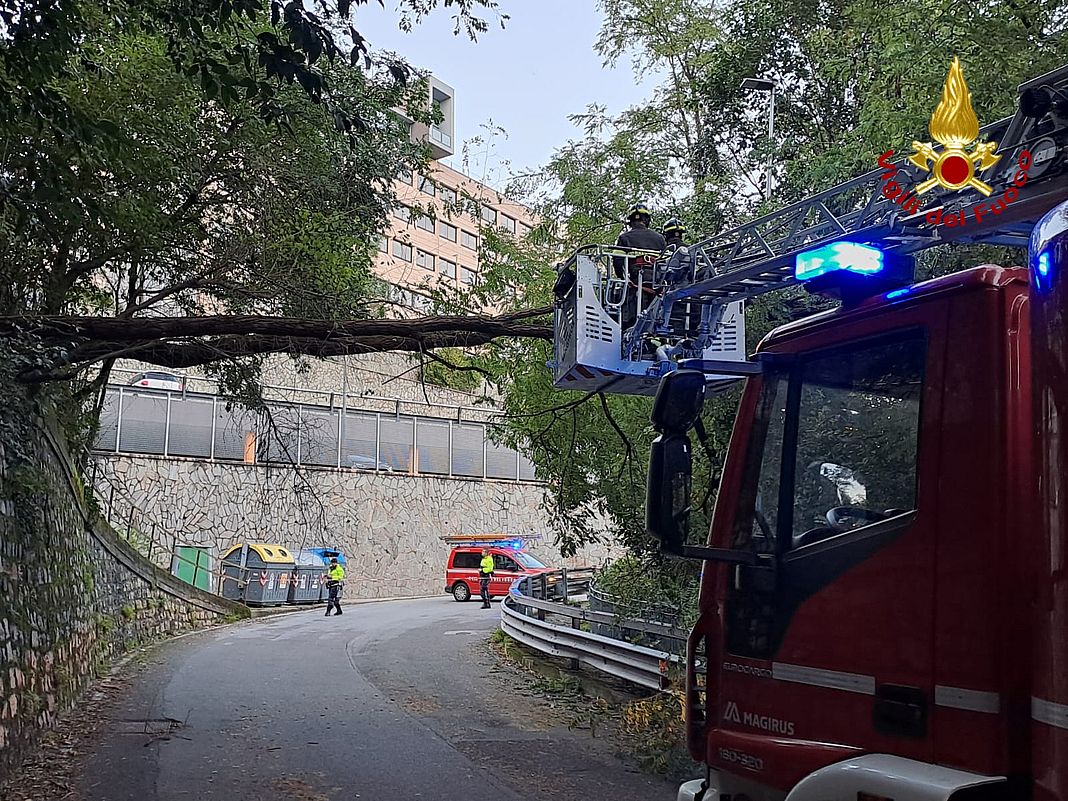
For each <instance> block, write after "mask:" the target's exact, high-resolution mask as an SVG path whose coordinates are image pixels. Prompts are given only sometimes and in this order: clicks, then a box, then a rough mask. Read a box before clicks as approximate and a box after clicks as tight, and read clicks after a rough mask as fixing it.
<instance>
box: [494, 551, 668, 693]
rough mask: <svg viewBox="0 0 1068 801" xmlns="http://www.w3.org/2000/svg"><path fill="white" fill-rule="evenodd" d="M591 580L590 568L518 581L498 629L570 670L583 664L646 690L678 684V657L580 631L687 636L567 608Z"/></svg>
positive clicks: (652, 624) (660, 626)
mask: <svg viewBox="0 0 1068 801" xmlns="http://www.w3.org/2000/svg"><path fill="white" fill-rule="evenodd" d="M592 576H593V571H592V570H591V569H579V570H576V569H572V570H567V569H563V570H553V571H551V572H548V573H543V574H540V575H536V576H527V577H525V578H521V579H519V580H518V581H516V582H515V583H514V584H513V585H512V587H511V589H510V591H509V593H508V597H506V598H505V599H504V603H502V604H501V628H502V629H503V630H504V632H505V633H506V634H508V635H509V636H510V637H513V638H514V639H516V640H518V641H519V642H521V643H523V644H524V645H526V646H528V647H530V648H533V649H535V650H536V651H540V652H541V653H544V654H547V655H549V656H556V657H562V658H565V659H570V660H571V665H572V667H574V668H577V667H578V666H579V664H583V665H586V666H588V667H591V668H594V669H595V670H599V671H601V672H602V673H607V674H608V675H610V676H614V677H616V678H618V679H623V680H625V681H629V682H631V683H633V684H637V685H639V686H641V687H646V688H648V689H651V690H670V689H673V688H674V687H675V686H677V684H678V683H679V682H680V681H681V677H678V678H676V674H677V673H679V669H678V667H679V665H680V662H681V659H680V657H679V656H677V655H676V654H671V653H668V652H667V651H661V650H657V649H655V648H647V647H645V646H642V645H634V644H632V643H629V642H627V641H625V640H618V639H613V638H611V637H604V636H602V635H600V634H593V633H591V632H588V631H583V630H582V629H581V628H580V626H581V624H582V623H583V622H584V621H586V622H597V623H604V624H607V625H611V626H616V627H619V628H622V629H632V630H636V631H642V632H648V633H657V634H663V635H668V636H672V637H681V638H682V639H683V640H685V638H686V633H685V632H683V631H681V630H679V629H675V628H673V627H671V626H668V625H665V624H661V623H656V622H651V621H644V620H643V621H638V620H633V621H631V620H622V621H621V620H620V619H619V618H617V617H616V616H615V615H612V614H609V613H607V612H595V611H593V610H590V609H586V608H583V607H579V606H573V605H571V604H569V603H566V602H567V601H569V600H572V599H576V596H577V597H584V596H585V595H586V593H588V592H589V585H590V581H591V579H592ZM550 598H553V599H558V600H550Z"/></svg>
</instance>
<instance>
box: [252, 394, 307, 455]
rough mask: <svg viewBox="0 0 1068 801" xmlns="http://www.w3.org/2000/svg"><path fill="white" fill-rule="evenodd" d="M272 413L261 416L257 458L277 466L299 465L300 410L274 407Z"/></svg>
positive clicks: (291, 407) (292, 407)
mask: <svg viewBox="0 0 1068 801" xmlns="http://www.w3.org/2000/svg"><path fill="white" fill-rule="evenodd" d="M270 408H271V413H270V414H269V415H268V414H263V415H260V432H261V433H260V438H259V441H258V446H259V447H258V450H257V453H256V458H257V459H258V460H259V461H262V462H274V463H275V464H297V459H298V450H297V449H298V448H299V447H300V446H299V445H298V444H297V442H298V440H297V433H298V429H299V428H300V409H298V408H297V407H294V406H273V407H270Z"/></svg>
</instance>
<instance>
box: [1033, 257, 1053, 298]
mask: <svg viewBox="0 0 1068 801" xmlns="http://www.w3.org/2000/svg"><path fill="white" fill-rule="evenodd" d="M1052 272H1053V258H1052V256H1050V252H1049V251H1048V250H1044V251H1042V252H1041V253H1039V254H1038V258H1037V259H1036V260H1035V286H1036V288H1037V289H1040V290H1047V289H1049V288H1050V286H1052V284H1053V281H1052V278H1051V276H1050V274H1051V273H1052Z"/></svg>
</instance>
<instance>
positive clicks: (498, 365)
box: [472, 0, 1068, 593]
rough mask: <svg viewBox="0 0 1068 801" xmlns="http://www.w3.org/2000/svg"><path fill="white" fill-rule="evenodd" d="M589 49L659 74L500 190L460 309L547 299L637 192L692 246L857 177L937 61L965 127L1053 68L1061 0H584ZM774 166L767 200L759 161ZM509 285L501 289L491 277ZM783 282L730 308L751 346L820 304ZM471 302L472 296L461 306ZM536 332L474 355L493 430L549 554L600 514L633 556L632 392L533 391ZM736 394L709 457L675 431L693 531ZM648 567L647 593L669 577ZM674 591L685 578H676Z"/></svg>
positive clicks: (543, 378)
mask: <svg viewBox="0 0 1068 801" xmlns="http://www.w3.org/2000/svg"><path fill="white" fill-rule="evenodd" d="M602 8H603V10H604V14H605V24H604V28H603V30H602V33H601V36H600V38H599V40H598V48H599V50H600V52H601V54H602V55H603V56H604V57H605V59H606V61H614V60H616V59H618V58H620V57H630V58H632V59H633V61H634V64H635V69H636V71H637V72H639V73H644V72H647V71H649V70H651V69H656V70H658V71H659V72H660V74H662V75H664V78H665V79H664V82H663V84H662V86H661V87H660V88H659V89H658V90H657V91H656V92H655V94H654V96H653V97H652V98H650V99H648V100H645V101H642V102H640V103H637V104H636V105H635V106H633V107H632V108H631V109H629V110H628V111H626V112H625V113H623V114H620V115H618V116H616V117H614V118H611V117H608V116H607V115H606V114H605V113H604V111H603V110H602V109H599V108H597V107H591V108H590V109H589V111H588V113H586V114H583V115H578V116H576V117H575V120H576V121H577V122H579V123H580V124H581V125H583V126H584V135H583V136H582V137H581V138H579V139H578V140H576V141H573V142H570V143H568V144H567V145H565V146H564V147H562V148H560V149H559V150H558V151H557V152H556V153H555V154H554V156H553V158H552V159H551V160H550V161H549V163H548V164H547V165H546V166H545V167H544V168H543V169H541V170H539V171H537V172H536V173H535V174H533V175H528V176H525V177H523V178H522V179H520V180H517V181H516V182H515V184H514V185H513V186H512V187H511V188H510V191H512V192H513V193H515V194H516V196H518V197H520V198H523V199H526V200H527V201H529V202H531V203H532V204H533V206H534V207H535V210H536V211H537V212H538V214H539V215H541V217H542V219H544V220H545V224H544V225H542V226H539V227H538V228H536V229H535V230H534V232H532V235H531V236H530V237H529V238H528V239H527V240H525V241H514V240H512V239H509V238H507V237H505V238H503V239H500V238H494V237H488V238H486V240H485V241H484V242H483V252H482V254H480V255H482V256H483V259H484V264H485V265H486V267H487V269H486V270H484V271H483V273H482V276H481V278H482V280H483V282H484V291H482V292H481V294H478V295H476V296H475V297H474V300H473V301H472V302H473V303H474V304H480V305H481V306H485V305H489V304H495V305H498V306H500V307H502V308H521V307H524V306H525V307H528V308H529V307H541V306H547V305H549V304H550V303H551V297H550V289H551V286H552V284H553V281H554V278H555V274H554V271H553V269H552V266H553V265H554V263H556V262H557V261H558V260H559V259H560V258H561V255H562V254H563V253H566V252H567V251H569V250H571V249H572V248H574V247H576V246H577V245H580V244H583V243H586V242H602V243H603V242H611V241H613V240H614V239H615V237H616V235H617V234H618V233H619V231H620V230H621V224H620V217H621V215H622V211H623V209H624V208H625V207H626V205H627V204H628V203H629V202H631V201H633V200H634V199H637V198H643V199H646V200H648V201H649V203H650V204H651V205H652V207H653V209H654V211H656V212H657V219H654V224H655V223H656V222H657V221H658V220H659V221H662V220H663V219H664V217H665V216H666V215H667V214H669V213H674V214H679V215H680V216H682V217H683V219H684V221H686V222H687V224H688V226H689V228H690V230H691V239H699V238H702V237H703V236H707V235H710V234H713V233H716V232H718V231H721V230H723V229H724V228H727V227H730V226H732V225H736V224H739V223H741V222H744V221H746V220H748V219H751V218H752V217H754V216H756V215H758V214H761V213H764V212H766V211H769V210H771V209H773V208H777V207H781V206H783V205H785V204H787V203H789V202H792V201H795V200H798V199H800V198H802V197H804V196H806V195H809V194H812V193H813V192H816V191H820V190H823V189H827V188H829V187H831V186H833V185H834V184H836V183H839V182H841V181H843V180H845V179H847V178H851V177H853V176H855V175H857V174H860V173H863V172H866V171H868V170H870V169H871V168H872V167H873V166H874V164H875V163H876V158H877V156H878V154H880V153H882V152H883V151H885V150H887V149H891V148H892V149H895V150H897V151H898V152H901V151H902V150H907V149H908V148H909V146H910V144H911V142H912V140H913V139H914V138H921V139H922V138H925V137H926V128H927V124H928V120H929V119H930V116H931V113H932V111H933V110H934V107H935V105H936V104H937V102H938V97H939V90H940V88H941V85H942V81H943V79H944V77H945V74H946V71H947V69H948V66H949V63H950V60H951V59H952V56H953V55H955V54H956V55H959V56H960V57H961V59H962V61H963V62H964V65H965V71H966V76H967V79H968V82H969V86H970V88H971V90H972V94H973V101H974V103H975V107H976V111H977V112H978V114H979V117H980V120H981V121H983V122H984V123H985V122H991V121H994V120H995V119H997V118H999V117H1001V116H1003V115H1006V114H1008V113H1010V112H1011V111H1012V108H1013V104H1014V102H1015V98H1016V86H1017V85H1018V84H1019V83H1020V82H1021V81H1023V80H1025V79H1027V78H1029V77H1032V76H1035V75H1038V74H1041V73H1043V72H1045V71H1046V70H1048V69H1050V68H1052V67H1053V66H1056V65H1058V64H1061V63H1064V62H1065V61H1068V37H1066V36H1064V35H1063V33H1064V31H1065V27H1066V25H1068V9H1066V8H1065V7H1064V6H1063V4H1062V3H1060V2H1057V0H1024V2H1014V3H1011V4H993V5H989V6H987V7H984V8H983V9H982V10H981V11H976V10H974V9H972V8H971V7H964V6H961V7H960V8H953V9H950V8H949V7H947V6H945V5H944V4H941V3H935V2H933V0H904V1H903V2H900V3H895V4H893V6H892V7H891V6H886V5H885V4H883V3H875V2H874V1H873V0H834V2H831V3H830V4H829V5H828V4H827V3H825V2H824V3H816V2H812V1H811V0H806V2H801V3H793V2H789V3H787V2H783V0H757V2H750V1H749V0H744V1H743V0H728V2H726V3H724V2H719V1H718V0H717V2H712V0H697V2H687V3H683V2H675V0H667V2H666V3H665V2H664V0H658V2H652V0H604V2H603V3H602ZM751 76H761V77H767V78H770V79H772V80H773V81H774V82H775V84H776V87H777V92H776V124H775V131H776V133H775V141H774V142H771V141H769V139H768V134H767V96H766V94H764V95H760V94H751V93H746V92H743V91H741V90H740V89H739V85H740V83H741V81H742V79H743V78H746V77H751ZM769 161H770V162H771V163H772V164H773V165H774V166H773V170H774V173H775V190H774V197H772V198H767V197H765V196H764V186H765V182H764V170H765V166H766V165H767V164H768V163H769ZM1016 258H1017V255H1016V254H1013V253H1012V252H1010V251H1008V250H1007V249H1005V248H994V247H990V246H985V247H979V246H973V245H961V246H955V247H951V248H940V249H937V250H935V251H931V252H929V253H926V254H923V256H922V257H921V259H920V263H919V275H920V277H929V276H934V275H940V274H945V273H947V272H950V271H953V270H956V269H960V268H961V267H964V266H970V265H974V264H977V263H984V262H1001V263H1005V262H1012V261H1014V260H1015V259H1016ZM510 282H511V283H514V284H516V288H514V289H513V290H512V291H510V292H506V291H504V289H505V288H506V287H507V286H508V284H509V283H510ZM829 305H830V304H829V302H828V301H825V300H822V299H819V298H815V297H812V296H809V295H807V294H806V293H805V292H804V291H803V290H800V289H797V290H793V291H789V292H782V293H775V294H774V295H770V296H765V297H761V298H758V299H756V300H754V301H752V302H750V303H749V304H748V308H747V311H746V324H747V339H748V342H747V345H748V347H749V349H750V350H751V351H752V350H754V349H755V348H756V346H757V344H758V343H759V341H760V340H761V339H762V338H763V337H764V336H765V335H766V334H767V333H768V331H770V330H771V329H773V328H774V327H776V326H777V325H780V324H782V323H783V322H786V321H789V320H793V319H797V318H799V317H801V316H805V315H808V314H811V313H813V312H814V311H818V310H820V309H822V308H826V307H828V306H829ZM476 307H478V306H476ZM551 357H552V354H551V348H550V346H549V345H548V344H546V343H543V342H518V343H507V344H503V345H494V346H492V347H490V348H487V349H486V350H485V352H483V353H480V359H481V361H480V363H481V364H482V366H484V367H485V368H486V369H487V370H488V371H489V372H490V373H491V374H492V375H493V382H494V384H495V385H496V386H497V387H498V388H499V389H500V390H501V392H502V394H503V397H504V399H505V407H506V411H507V416H506V418H505V419H504V420H503V421H502V424H501V427H500V429H499V430H498V432H497V436H498V437H499V438H500V439H502V440H503V441H505V442H506V443H508V444H509V445H513V446H518V447H520V448H522V449H523V450H524V451H525V452H527V453H528V454H529V455H530V457H531V459H532V460H533V461H534V463H535V465H536V468H537V472H538V475H539V476H540V477H541V478H543V479H545V480H546V481H547V482H548V487H547V490H546V500H547V506H548V508H549V511H550V514H551V518H552V521H553V523H554V527H555V531H556V535H557V538H558V541H559V543H560V544H561V546H562V549H563V551H564V552H565V553H570V552H572V551H573V550H574V548H576V547H577V546H578V545H579V544H581V543H583V542H588V541H590V540H592V539H595V538H596V537H597V536H598V534H597V532H598V531H600V530H601V522H602V520H607V522H608V523H609V527H610V528H611V529H612V530H614V532H616V533H618V534H619V536H620V537H621V539H622V541H623V542H624V543H625V544H626V545H627V546H628V547H629V548H630V549H631V550H632V551H633V552H635V553H637V554H649V553H650V552H651V551H652V550H653V545H652V543H650V542H649V541H648V540H647V538H646V537H645V535H644V532H643V528H644V525H643V521H644V513H643V508H642V507H643V504H644V484H645V473H646V465H647V460H648V449H649V443H650V441H651V439H652V437H653V432H652V431H651V429H650V427H649V424H648V414H649V409H650V402H649V400H647V399H643V398H633V397H621V396H608V397H604V398H601V397H599V396H583V395H580V394H576V393H566V392H559V391H556V390H554V389H553V388H552V386H551V379H550V376H549V373H548V371H547V370H546V369H545V367H544V365H545V363H546V361H548V360H549V359H551ZM736 402H737V394H736V393H728V394H726V395H724V396H721V397H717V398H714V399H712V400H711V402H709V403H708V404H707V405H706V413H705V419H704V424H705V428H706V429H707V430H708V432H709V436H710V440H711V443H710V444H711V446H712V447H711V452H705V449H703V448H702V447H701V446H700V445H699V444H697V443H695V449H696V451H697V453H696V457H697V458H696V459H695V479H694V487H695V499H694V500H695V505H696V506H698V507H699V508H698V509H696V510H695V514H694V515H693V518H692V523H691V530H692V531H693V532H694V534H693V537H694V539H696V540H699V539H700V538H701V534H700V532H701V531H702V530H707V525H708V515H709V512H710V511H711V508H712V504H713V503H714V500H715V488H716V486H717V485H718V474H719V469H720V463H721V461H722V454H723V452H724V450H725V448H726V445H727V442H728V439H729V436H730V431H731V427H732V425H733V418H734V411H735V405H736ZM657 569H658V570H661V571H662V572H665V573H666V577H665V578H664V579H663V581H664V582H665V585H664V586H659V585H658V587H657V589H658V591H659V592H660V593H664V592H669V591H671V590H669V589H667V588H668V587H670V586H672V582H673V581H674V578H673V572H672V571H671V570H670V569H668V570H666V571H664V570H663V568H662V567H660V568H657ZM682 586H689V585H686V584H685V582H684V583H683V585H682Z"/></svg>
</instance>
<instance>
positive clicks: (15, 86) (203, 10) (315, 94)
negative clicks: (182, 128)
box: [0, 0, 507, 146]
mask: <svg viewBox="0 0 1068 801" xmlns="http://www.w3.org/2000/svg"><path fill="white" fill-rule="evenodd" d="M368 1H369V0H320V2H316V3H303V2H300V0H196V2H190V0H138V1H137V2H132V0H59V1H58V2H50V3H45V4H42V3H39V2H35V1H34V0H11V1H10V2H7V3H5V4H4V6H2V7H0V26H2V27H0V31H2V34H0V48H2V50H0V120H6V121H14V120H28V121H33V120H38V121H40V122H42V123H43V124H44V125H47V126H49V127H51V128H53V129H54V130H55V131H56V132H57V133H60V134H62V136H63V137H64V138H66V139H71V140H75V141H80V142H83V143H85V144H86V145H89V146H92V145H94V144H95V143H98V142H100V141H101V140H104V139H107V138H108V137H110V136H111V135H112V134H114V132H115V131H114V128H113V127H112V126H111V125H109V124H107V123H103V124H101V122H99V121H94V120H93V119H91V118H86V117H84V116H82V115H81V114H80V113H79V109H78V108H77V105H76V104H75V103H72V102H71V96H70V95H68V94H65V93H63V92H62V91H60V90H58V89H57V88H56V86H55V82H56V80H57V79H59V78H61V77H62V76H63V75H64V73H65V72H66V71H67V70H69V69H70V67H71V64H72V62H73V63H76V64H77V63H81V64H84V65H85V66H87V67H88V68H90V69H93V70H99V69H103V67H102V66H101V65H99V64H97V63H96V62H94V61H93V60H92V58H91V56H87V55H86V54H85V53H84V52H83V51H82V49H81V47H82V44H83V43H84V41H85V40H86V39H87V38H89V37H91V36H92V34H93V33H94V32H95V30H96V26H98V25H99V24H100V22H101V21H102V20H108V21H114V23H115V24H116V25H117V26H118V27H119V28H120V29H121V31H122V32H123V33H124V34H130V35H134V36H136V35H139V34H144V33H147V34H150V35H151V36H153V37H154V38H156V39H158V40H159V41H160V42H161V43H162V44H163V45H164V47H165V51H166V56H167V61H168V64H169V68H170V69H171V70H172V71H174V72H175V74H177V75H180V76H181V77H182V79H183V80H184V81H185V82H186V83H188V85H189V86H190V87H191V88H193V89H194V90H195V91H197V92H198V93H200V94H202V95H203V96H204V97H205V98H206V99H208V100H211V101H214V102H216V103H218V104H219V105H221V106H222V107H223V108H226V109H228V108H230V107H231V106H233V105H235V104H238V103H245V102H248V103H251V104H252V105H253V106H254V107H255V109H256V112H257V114H258V116H260V117H261V118H262V119H264V120H267V121H272V122H276V123H278V124H279V125H280V126H282V127H285V126H287V125H289V124H290V123H291V122H292V117H291V111H292V104H291V102H290V98H289V97H288V96H287V92H286V91H285V90H286V89H287V88H290V87H292V88H294V89H296V90H297V91H299V92H301V93H302V94H303V95H304V96H305V97H306V98H307V100H308V101H309V102H313V103H316V104H321V105H323V106H325V107H326V108H327V111H328V113H329V114H330V116H331V118H332V119H333V121H334V125H335V126H336V128H337V129H338V130H339V131H342V132H344V133H345V134H346V135H348V136H350V137H352V138H353V139H356V138H358V137H360V136H362V134H363V133H364V130H365V126H366V125H367V119H366V118H365V117H364V116H362V115H360V114H359V113H354V112H353V110H352V109H350V108H348V107H346V104H345V103H344V102H343V101H342V100H341V99H340V98H339V96H338V87H337V85H336V83H335V81H334V76H333V74H332V73H331V68H332V67H336V66H337V65H338V64H346V65H350V64H351V66H352V67H353V68H356V67H357V66H358V65H360V64H361V62H362V64H363V66H364V68H365V69H369V68H370V67H371V64H372V59H371V54H370V51H369V49H368V44H367V42H366V41H365V39H364V37H363V36H362V35H361V34H360V33H359V32H358V31H357V30H356V29H355V28H354V27H353V25H352V15H353V12H354V11H355V10H356V9H358V8H359V7H360V6H362V5H365V4H366V3H367V2H368ZM437 5H438V2H437V0H401V2H400V3H399V6H398V10H399V11H400V13H401V23H402V25H405V26H407V27H409V28H410V27H411V25H412V23H413V22H418V21H420V20H421V19H422V18H423V17H424V16H426V15H427V14H429V13H430V12H431V11H432V10H433V9H434V8H435V7H436V6H437ZM444 5H445V6H448V7H451V8H452V10H453V11H454V14H455V17H454V18H455V20H456V26H455V32H456V33H460V32H461V31H464V32H466V33H467V35H468V36H470V37H471V38H472V39H474V38H475V36H476V35H477V34H479V33H482V32H484V31H485V30H487V28H488V25H487V23H486V21H485V20H484V19H482V18H481V17H479V16H477V13H476V12H477V11H478V10H479V9H486V10H488V11H490V12H491V13H493V14H495V15H496V16H497V18H498V19H499V20H500V21H501V23H502V25H503V23H504V20H505V19H507V17H506V16H505V15H502V14H499V13H498V12H497V11H496V7H497V4H496V2H494V0H445V2H444ZM383 67H384V68H386V69H387V71H388V72H389V74H390V76H391V80H393V81H394V82H396V83H401V84H402V83H404V82H406V81H407V80H408V79H409V76H410V71H409V69H408V68H407V67H406V65H404V64H403V63H402V62H397V61H393V60H383Z"/></svg>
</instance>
